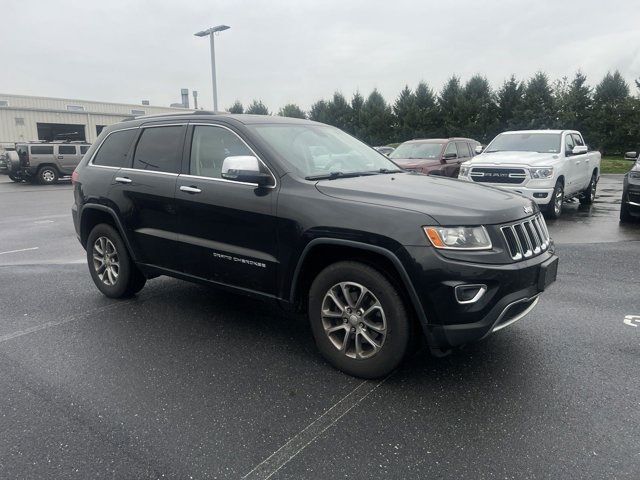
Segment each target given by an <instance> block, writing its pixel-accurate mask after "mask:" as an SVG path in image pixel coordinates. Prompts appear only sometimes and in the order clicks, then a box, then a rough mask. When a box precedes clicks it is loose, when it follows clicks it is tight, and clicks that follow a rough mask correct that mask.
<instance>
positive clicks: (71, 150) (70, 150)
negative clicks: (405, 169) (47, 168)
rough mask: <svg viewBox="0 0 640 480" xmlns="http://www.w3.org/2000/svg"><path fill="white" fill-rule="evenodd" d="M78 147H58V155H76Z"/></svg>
mask: <svg viewBox="0 0 640 480" xmlns="http://www.w3.org/2000/svg"><path fill="white" fill-rule="evenodd" d="M75 154H76V147H75V145H60V146H59V147H58V155H75Z"/></svg>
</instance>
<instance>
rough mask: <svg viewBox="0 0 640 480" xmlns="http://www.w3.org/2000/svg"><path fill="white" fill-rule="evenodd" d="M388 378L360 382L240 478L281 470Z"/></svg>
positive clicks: (265, 476) (267, 475)
mask: <svg viewBox="0 0 640 480" xmlns="http://www.w3.org/2000/svg"><path fill="white" fill-rule="evenodd" d="M391 375H393V373H391V374H389V375H387V376H386V377H385V378H383V379H382V380H380V381H379V382H377V383H376V382H372V381H370V380H364V381H362V382H360V383H359V384H358V385H357V386H356V387H355V388H354V389H353V390H351V391H350V392H349V393H348V394H347V395H345V396H344V397H343V398H342V399H341V400H339V401H338V402H337V403H336V404H335V405H333V406H332V407H331V408H329V410H327V411H326V412H324V413H323V414H322V415H320V416H319V417H318V418H316V419H315V420H314V421H313V422H312V423H310V424H309V425H307V426H306V427H305V428H304V429H302V430H301V431H300V432H298V433H297V434H296V435H294V436H293V437H292V438H291V439H290V440H289V441H288V442H287V443H285V444H284V445H283V446H281V447H280V448H279V449H278V450H276V451H275V452H273V453H272V454H271V455H269V456H268V457H267V458H266V459H264V460H263V461H262V462H261V463H259V464H258V465H256V466H255V467H254V468H253V469H252V470H251V471H250V472H249V473H247V474H246V475H245V476H244V477H242V478H243V479H247V478H251V479H261V480H267V479H268V478H271V477H272V476H273V475H275V473H276V472H277V471H278V470H280V469H281V468H282V467H284V466H285V465H286V464H287V463H289V462H290V461H291V460H292V459H293V458H294V457H295V456H296V455H298V454H299V453H300V452H301V451H302V450H304V449H305V448H307V447H308V446H309V445H310V444H311V443H313V441H314V440H315V439H316V438H318V437H319V436H320V435H322V434H323V433H324V432H325V431H326V430H327V429H328V428H329V427H331V426H332V425H334V424H335V423H336V422H337V421H338V420H340V419H341V418H342V417H344V416H345V415H346V414H347V413H349V412H350V411H351V410H352V409H353V408H355V407H356V406H358V405H359V404H360V402H362V401H363V400H364V399H365V398H367V397H368V396H369V395H370V394H371V393H373V391H374V390H375V389H376V388H378V387H379V386H380V385H382V384H383V383H384V382H385V381H386V380H387V379H388V378H389V377H390V376H391ZM363 387H364V388H363ZM358 390H362V391H361V392H360V393H359V395H357V396H356V392H358ZM352 397H353V398H352Z"/></svg>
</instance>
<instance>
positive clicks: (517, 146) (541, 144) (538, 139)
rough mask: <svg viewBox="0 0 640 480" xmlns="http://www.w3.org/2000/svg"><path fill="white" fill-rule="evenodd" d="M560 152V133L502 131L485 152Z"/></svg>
mask: <svg viewBox="0 0 640 480" xmlns="http://www.w3.org/2000/svg"><path fill="white" fill-rule="evenodd" d="M505 151H506V152H538V153H560V134H559V133H501V134H500V135H498V136H497V137H496V138H494V139H493V142H491V143H490V144H489V146H488V147H487V149H486V150H485V152H487V153H490V152H505Z"/></svg>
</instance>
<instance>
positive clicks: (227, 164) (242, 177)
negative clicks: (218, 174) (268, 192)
mask: <svg viewBox="0 0 640 480" xmlns="http://www.w3.org/2000/svg"><path fill="white" fill-rule="evenodd" d="M222 178H224V179H226V180H234V181H236V182H246V183H257V184H258V185H259V186H261V187H264V186H266V185H269V184H271V181H272V180H271V175H269V174H268V173H263V172H261V171H260V163H259V162H258V159H257V158H256V157H254V156H253V155H238V156H235V157H227V158H225V159H224V161H223V162H222Z"/></svg>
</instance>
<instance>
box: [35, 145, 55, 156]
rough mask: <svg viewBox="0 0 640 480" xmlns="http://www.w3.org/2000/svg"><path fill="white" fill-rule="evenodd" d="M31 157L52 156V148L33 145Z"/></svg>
mask: <svg viewBox="0 0 640 480" xmlns="http://www.w3.org/2000/svg"><path fill="white" fill-rule="evenodd" d="M31 155H53V146H52V145H34V146H32V147H31Z"/></svg>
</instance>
